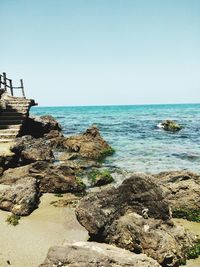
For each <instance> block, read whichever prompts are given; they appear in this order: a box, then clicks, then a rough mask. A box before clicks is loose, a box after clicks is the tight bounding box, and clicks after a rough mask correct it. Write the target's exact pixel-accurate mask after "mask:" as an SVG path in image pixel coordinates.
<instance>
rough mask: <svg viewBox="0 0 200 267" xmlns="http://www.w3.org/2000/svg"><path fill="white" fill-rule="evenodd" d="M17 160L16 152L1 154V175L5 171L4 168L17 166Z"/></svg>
mask: <svg viewBox="0 0 200 267" xmlns="http://www.w3.org/2000/svg"><path fill="white" fill-rule="evenodd" d="M16 161H17V157H16V155H15V154H14V153H13V154H12V155H0V167H1V169H2V170H1V171H0V176H1V174H2V173H3V170H4V169H7V168H12V167H14V166H16Z"/></svg>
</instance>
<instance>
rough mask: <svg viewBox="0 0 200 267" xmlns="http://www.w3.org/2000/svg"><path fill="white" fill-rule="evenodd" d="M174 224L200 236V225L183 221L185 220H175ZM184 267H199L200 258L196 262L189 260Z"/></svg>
mask: <svg viewBox="0 0 200 267" xmlns="http://www.w3.org/2000/svg"><path fill="white" fill-rule="evenodd" d="M174 222H176V223H177V224H179V225H182V226H184V227H185V228H186V229H187V230H189V231H191V232H193V233H195V234H196V235H199V236H200V223H197V222H189V221H187V220H183V219H174ZM184 266H186V267H199V266H200V257H198V258H197V259H194V260H188V261H187V264H186V265H184Z"/></svg>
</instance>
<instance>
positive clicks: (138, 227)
mask: <svg viewBox="0 0 200 267" xmlns="http://www.w3.org/2000/svg"><path fill="white" fill-rule="evenodd" d="M105 242H107V243H110V244H115V245H117V246H118V247H121V248H125V249H127V250H130V251H132V252H135V253H145V254H147V255H148V256H150V257H152V258H153V259H155V260H157V261H158V263H159V264H160V265H162V266H178V265H179V261H180V259H185V258H186V254H187V250H188V248H192V247H193V245H194V244H195V243H196V242H197V237H196V236H194V235H193V234H190V233H188V232H186V230H185V229H184V228H183V227H181V226H175V225H174V224H173V223H172V222H170V221H169V222H168V223H166V222H163V221H162V220H158V219H154V218H148V219H144V218H143V217H142V216H140V215H138V214H137V213H134V212H127V213H126V214H124V215H123V216H121V217H119V219H118V220H115V221H114V222H113V223H112V224H111V225H110V227H109V229H108V230H107V233H106V238H105Z"/></svg>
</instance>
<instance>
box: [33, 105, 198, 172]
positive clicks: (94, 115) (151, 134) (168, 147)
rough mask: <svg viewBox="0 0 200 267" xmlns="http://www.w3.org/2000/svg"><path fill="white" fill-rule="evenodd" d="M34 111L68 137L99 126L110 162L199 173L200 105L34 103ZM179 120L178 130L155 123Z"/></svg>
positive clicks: (148, 169) (132, 167)
mask: <svg viewBox="0 0 200 267" xmlns="http://www.w3.org/2000/svg"><path fill="white" fill-rule="evenodd" d="M31 113H32V115H37V116H41V115H47V114H49V115H52V116H54V117H55V118H56V119H57V120H58V121H59V122H60V124H61V125H62V127H63V132H64V134H65V135H66V136H69V135H74V134H78V133H81V132H83V131H85V129H87V128H88V127H89V126H90V125H92V124H95V125H96V126H97V127H98V128H99V129H100V131H101V134H102V136H103V137H104V138H105V139H106V140H107V141H108V142H109V143H110V144H111V145H112V146H113V147H114V148H115V150H116V153H115V154H114V156H112V157H108V159H107V161H106V163H107V164H109V165H114V166H117V167H121V168H125V169H128V170H131V171H142V172H143V171H145V172H159V171H168V170H183V169H187V170H190V171H196V172H200V104H181V105H178V104H177V105H141V106H93V107H91V106H90V107H86V106H84V107H33V108H32V109H31ZM165 119H173V120H177V121H178V122H179V123H180V124H181V125H183V126H184V129H183V130H181V131H180V132H178V133H169V132H165V131H163V130H162V129H159V128H158V127H157V125H158V123H159V122H160V121H162V120H165Z"/></svg>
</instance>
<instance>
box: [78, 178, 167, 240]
mask: <svg viewBox="0 0 200 267" xmlns="http://www.w3.org/2000/svg"><path fill="white" fill-rule="evenodd" d="M146 208H148V214H149V217H151V218H156V219H163V220H168V219H169V218H170V213H169V206H168V203H167V202H166V201H165V200H164V198H163V195H162V190H161V188H160V187H158V186H157V185H156V184H155V183H153V182H152V181H151V179H149V178H148V177H147V176H137V175H134V176H132V177H130V178H129V179H127V180H125V181H124V182H123V183H122V184H121V185H120V186H119V187H118V188H114V187H112V188H109V189H105V190H102V191H101V192H99V193H90V194H88V196H86V197H85V198H83V199H82V200H81V202H80V204H79V206H78V208H77V210H76V214H77V218H78V220H79V222H80V223H81V224H82V225H83V226H84V227H85V228H86V229H87V230H88V232H89V233H90V235H97V236H98V235H99V234H100V233H101V232H102V229H106V227H108V226H109V225H110V223H111V222H112V221H113V220H115V219H116V218H118V217H120V216H121V215H122V214H124V213H125V211H126V210H132V211H134V212H137V213H138V214H140V215H142V211H143V209H146Z"/></svg>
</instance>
